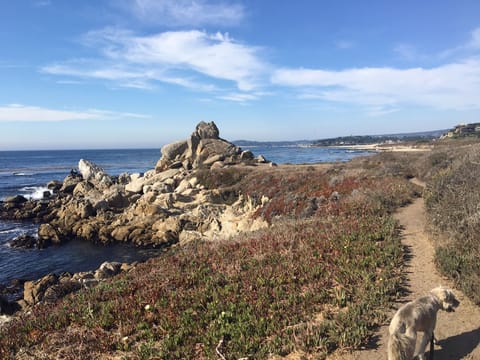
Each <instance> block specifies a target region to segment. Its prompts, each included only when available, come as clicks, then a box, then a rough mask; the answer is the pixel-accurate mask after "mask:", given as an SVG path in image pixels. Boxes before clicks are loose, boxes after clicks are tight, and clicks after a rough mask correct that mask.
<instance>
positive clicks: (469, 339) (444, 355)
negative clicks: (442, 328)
mask: <svg viewBox="0 0 480 360" xmlns="http://www.w3.org/2000/svg"><path fill="white" fill-rule="evenodd" d="M478 344H480V327H479V328H477V329H475V330H472V331H467V332H464V333H462V334H459V335H455V336H450V337H449V338H446V339H443V340H440V341H439V342H438V345H439V346H440V347H441V348H440V349H437V350H435V353H434V358H435V360H453V359H463V358H464V357H465V356H467V355H468V354H470V353H471V352H472V351H473V350H474V349H475V348H476V347H477V346H478ZM429 355H430V354H428V355H427V359H429Z"/></svg>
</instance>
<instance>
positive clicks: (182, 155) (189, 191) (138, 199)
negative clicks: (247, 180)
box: [0, 122, 274, 248]
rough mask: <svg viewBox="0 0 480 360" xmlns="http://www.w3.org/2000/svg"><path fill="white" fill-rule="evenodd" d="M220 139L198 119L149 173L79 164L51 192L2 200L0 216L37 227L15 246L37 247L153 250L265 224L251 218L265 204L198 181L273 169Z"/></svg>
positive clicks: (212, 127)
mask: <svg viewBox="0 0 480 360" xmlns="http://www.w3.org/2000/svg"><path fill="white" fill-rule="evenodd" d="M219 135H220V134H219V130H218V128H217V126H216V125H215V123H214V122H210V123H206V122H200V123H199V124H198V125H197V126H196V128H195V131H194V132H193V133H192V134H191V136H190V137H189V138H188V139H186V140H182V141H177V142H174V143H171V144H168V145H165V146H164V147H163V148H162V149H161V158H160V159H159V160H158V162H157V164H156V165H155V168H154V169H151V170H149V171H147V172H145V173H144V174H140V173H134V174H128V173H124V174H120V175H119V176H111V175H109V174H107V173H106V172H105V171H104V170H103V169H102V168H101V167H99V166H98V165H96V164H94V163H92V162H90V161H88V160H85V159H81V160H80V161H79V164H78V171H77V170H72V171H71V173H70V175H68V176H67V177H66V178H65V179H64V180H63V182H54V181H53V182H50V183H49V184H48V187H49V189H51V191H52V192H53V194H52V195H50V193H48V194H45V195H46V197H45V198H44V199H42V200H28V201H27V199H24V198H22V197H21V196H15V197H12V198H7V199H5V201H4V202H3V203H0V217H1V218H3V219H17V220H31V221H35V222H38V223H39V224H40V225H39V229H38V237H37V238H35V239H32V238H31V237H30V238H27V239H25V241H23V242H22V239H19V240H18V241H17V242H16V243H15V246H20V247H21V246H25V247H33V246H36V247H39V248H41V247H46V246H49V245H52V244H57V245H58V244H61V243H63V242H65V241H68V240H70V239H73V238H76V239H84V240H87V241H92V242H95V243H111V242H115V241H118V242H129V243H133V244H135V245H138V246H152V247H158V246H168V245H171V244H174V243H186V242H189V241H191V240H194V239H200V238H208V239H210V238H215V237H217V236H230V235H234V234H236V233H238V232H241V231H248V230H255V229H258V228H261V227H264V226H266V225H267V223H266V222H265V221H264V220H262V219H259V218H255V217H254V216H253V214H254V213H255V211H256V210H257V209H258V208H259V207H260V206H262V203H265V202H266V201H267V199H265V198H263V199H260V200H258V199H251V198H248V197H245V196H243V195H242V194H240V193H232V192H231V191H227V190H224V189H215V188H211V187H209V188H207V187H206V186H205V185H204V184H202V182H201V181H200V180H199V177H198V174H199V172H205V171H214V170H215V169H223V168H231V167H236V166H239V167H258V166H272V165H274V164H272V163H270V162H268V161H266V160H265V159H264V158H263V156H258V157H257V158H255V157H254V155H253V153H252V152H250V151H248V150H247V151H243V150H242V149H241V148H239V147H237V146H235V145H234V144H232V143H230V142H228V141H226V140H224V139H222V138H220V136H219Z"/></svg>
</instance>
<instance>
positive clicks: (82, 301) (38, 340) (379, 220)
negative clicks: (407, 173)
mask: <svg viewBox="0 0 480 360" xmlns="http://www.w3.org/2000/svg"><path fill="white" fill-rule="evenodd" d="M354 173H355V176H352V174H354ZM214 179H215V182H214ZM221 179H225V185H224V186H223V185H222V183H221V182H220V183H219V182H218V181H220V180H221ZM201 181H202V183H204V184H207V185H211V186H215V187H218V186H219V185H220V187H221V192H224V193H228V192H241V193H243V194H246V195H248V196H250V197H251V198H254V199H260V198H261V196H263V195H266V196H268V197H270V198H271V199H272V200H271V201H270V202H269V203H268V204H267V205H266V206H265V207H263V208H262V209H261V210H259V211H258V212H257V216H261V217H264V218H266V219H269V220H270V221H271V222H272V226H271V227H269V228H268V229H264V230H261V231H258V232H255V233H250V234H244V235H242V236H238V237H236V238H233V239H229V240H219V241H216V242H194V243H190V244H188V245H185V246H183V247H177V248H174V249H171V250H169V251H168V252H166V253H165V255H164V256H162V257H159V258H156V259H152V260H150V261H148V262H146V263H144V264H140V265H139V266H137V267H136V268H135V269H134V270H133V271H131V272H129V273H127V274H124V275H122V276H119V277H117V278H115V279H113V280H112V281H110V282H106V283H104V284H101V285H100V286H98V287H96V288H93V289H85V290H82V291H80V292H78V293H76V294H71V295H69V296H67V297H66V298H64V299H63V300H61V301H59V302H58V303H56V304H55V305H40V306H37V307H35V309H34V310H33V313H32V314H31V315H28V316H24V317H23V318H22V319H20V320H19V321H15V322H12V323H10V324H8V325H7V326H6V327H5V328H4V329H2V332H1V333H0V358H8V357H9V356H10V355H12V354H15V353H17V352H18V351H19V350H20V349H22V351H23V352H24V353H27V354H32V356H34V357H35V356H36V357H41V358H58V357H62V358H64V359H73V358H78V357H81V358H83V359H97V358H99V357H101V356H107V355H108V356H118V357H123V358H125V359H148V358H161V359H179V358H184V359H213V358H216V357H217V356H216V351H219V352H221V353H222V354H223V355H224V356H225V357H226V358H228V359H230V358H241V357H248V358H252V359H253V358H255V359H264V358H267V357H269V356H270V355H272V354H279V355H286V354H289V353H291V352H293V351H304V352H307V353H310V354H314V355H315V357H317V358H322V357H324V356H325V355H326V354H328V353H330V352H332V351H334V350H335V349H337V348H358V347H359V346H361V345H362V344H365V343H366V342H367V341H368V339H369V337H370V336H371V335H372V329H374V328H375V327H376V326H378V325H379V324H381V323H383V321H384V320H385V311H386V309H388V307H389V304H390V302H391V301H393V300H394V299H396V298H397V297H398V293H399V291H401V288H402V276H403V275H402V272H401V266H402V262H403V251H402V247H401V244H400V240H399V235H398V229H397V225H396V222H395V221H394V220H393V218H392V217H391V216H390V214H391V212H392V211H393V210H394V209H395V208H396V207H398V206H401V205H404V204H406V203H407V202H409V201H410V200H411V199H412V197H414V196H415V195H416V187H415V186H414V185H412V184H411V183H409V182H408V181H407V180H406V179H405V178H403V177H402V178H398V177H397V178H395V177H390V176H379V177H377V176H369V175H366V173H365V172H363V171H360V172H358V171H353V172H352V171H351V170H349V169H346V168H341V167H339V168H332V167H328V166H299V167H280V168H272V169H263V170H262V171H254V170H251V169H246V170H245V172H243V171H242V172H241V173H238V174H233V173H231V172H229V171H224V170H220V171H219V172H217V173H214V172H212V173H204V174H203V175H202V176H201ZM346 334H348V336H346ZM100 355H101V356H100Z"/></svg>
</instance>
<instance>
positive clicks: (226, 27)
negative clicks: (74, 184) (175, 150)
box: [0, 0, 480, 150]
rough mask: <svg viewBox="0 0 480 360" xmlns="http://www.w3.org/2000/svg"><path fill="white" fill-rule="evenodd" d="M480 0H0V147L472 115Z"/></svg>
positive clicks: (109, 143)
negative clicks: (198, 129) (208, 125)
mask: <svg viewBox="0 0 480 360" xmlns="http://www.w3.org/2000/svg"><path fill="white" fill-rule="evenodd" d="M479 113H480V1H478V0H451V1H450V0H422V1H418V0H402V1H394V0H363V1H358V0H297V1H286V0H285V1H282V0H275V1H274V0H82V1H69V0H15V1H9V0H0V150H22V149H88V148H92V149H93V148H157V147H158V148H159V147H161V146H162V145H164V144H166V143H170V142H172V141H176V140H181V139H185V138H187V137H188V136H189V135H190V134H191V133H192V132H193V130H194V129H195V126H196V124H197V123H198V122H199V121H215V123H216V124H217V126H218V128H219V129H220V136H221V137H222V138H225V139H227V140H230V141H234V140H240V139H248V140H257V141H279V140H303V139H306V140H315V139H323V138H330V137H336V136H348V135H373V134H393V133H405V132H417V131H427V130H438V129H447V128H451V127H453V126H455V125H457V124H459V123H470V122H479V121H480V116H479Z"/></svg>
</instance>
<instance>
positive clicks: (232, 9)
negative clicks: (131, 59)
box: [114, 0, 245, 26]
mask: <svg viewBox="0 0 480 360" xmlns="http://www.w3.org/2000/svg"><path fill="white" fill-rule="evenodd" d="M115 1H116V2H118V0H115ZM114 4H115V3H114ZM117 5H118V3H117ZM121 5H122V7H123V8H124V9H125V10H126V11H128V12H129V13H133V14H134V15H135V16H136V17H137V18H138V19H139V20H141V21H143V22H146V23H149V24H155V25H163V26H164V25H174V26H183V25H188V26H204V25H228V26H232V25H236V24H238V23H239V22H240V21H241V20H242V19H243V18H244V16H245V11H244V8H243V6H242V5H241V4H239V3H232V2H231V1H229V2H226V1H218V0H217V1H206V0H127V1H126V2H123V3H122V4H121Z"/></svg>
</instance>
